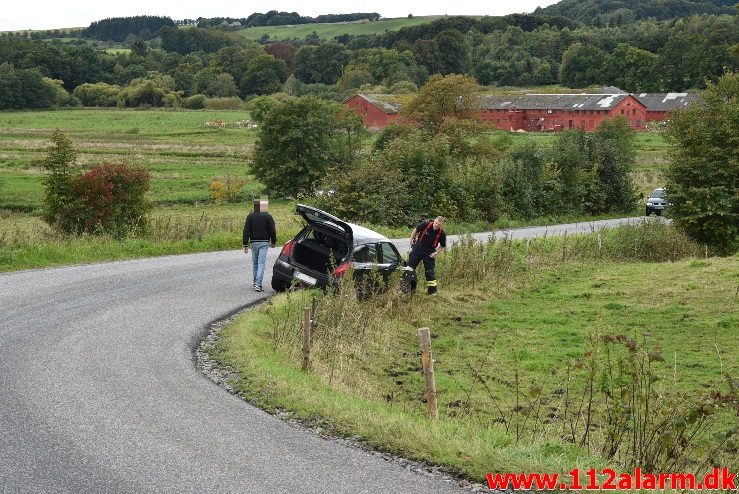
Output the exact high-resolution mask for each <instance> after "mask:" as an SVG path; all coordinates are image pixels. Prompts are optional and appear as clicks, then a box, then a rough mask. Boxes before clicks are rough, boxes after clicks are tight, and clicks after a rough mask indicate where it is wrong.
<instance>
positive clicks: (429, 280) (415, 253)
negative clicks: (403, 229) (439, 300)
mask: <svg viewBox="0 0 739 494" xmlns="http://www.w3.org/2000/svg"><path fill="white" fill-rule="evenodd" d="M445 248H446V233H445V232H444V217H443V216H437V217H436V219H434V220H433V221H431V220H429V221H422V222H421V223H420V224H419V225H418V226H417V227H415V228H414V229H413V231H412V232H411V253H410V255H409V256H408V266H409V267H410V268H412V269H414V270H415V269H416V267H417V266H418V265H419V264H420V263H421V261H423V270H424V272H425V274H426V288H427V289H428V294H429V295H433V294H435V293H436V291H437V285H436V271H435V269H436V256H437V255H439V254H441V253H442V252H444V249H445Z"/></svg>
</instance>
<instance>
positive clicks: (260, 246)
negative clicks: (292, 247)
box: [251, 241, 269, 287]
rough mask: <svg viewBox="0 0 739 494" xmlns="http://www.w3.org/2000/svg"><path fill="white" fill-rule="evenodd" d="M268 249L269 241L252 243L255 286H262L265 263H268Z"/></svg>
mask: <svg viewBox="0 0 739 494" xmlns="http://www.w3.org/2000/svg"><path fill="white" fill-rule="evenodd" d="M267 249H269V242H267V241H256V242H252V243H251V259H252V263H253V265H254V285H255V286H259V287H261V286H262V278H264V265H265V264H266V263H267Z"/></svg>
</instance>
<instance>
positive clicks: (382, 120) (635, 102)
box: [345, 88, 698, 132]
mask: <svg viewBox="0 0 739 494" xmlns="http://www.w3.org/2000/svg"><path fill="white" fill-rule="evenodd" d="M604 89H606V90H613V91H614V92H613V93H605V94H590V93H583V94H525V95H506V96H490V95H481V96H480V102H481V103H482V105H481V110H480V118H482V120H484V121H486V122H489V123H490V124H491V125H493V126H495V127H497V128H498V129H501V130H507V131H526V132H559V131H562V130H566V129H582V130H585V131H594V130H595V129H597V128H598V126H599V125H600V124H601V122H603V120H606V119H612V118H616V117H624V118H626V119H627V120H628V122H629V125H631V127H632V128H633V129H634V130H637V131H639V130H644V129H645V128H646V123H647V122H651V121H664V120H667V119H668V118H669V115H670V112H671V111H674V110H676V109H678V108H684V107H686V106H688V105H690V104H691V103H692V102H693V101H695V100H696V99H697V98H698V95H697V94H694V93H641V94H627V93H624V92H621V91H620V90H619V89H618V88H604ZM404 97H408V95H404ZM400 101H402V100H401V97H398V96H396V95H387V94H372V95H369V94H357V95H356V96H354V97H352V98H350V99H349V100H347V101H346V103H345V104H346V105H347V106H348V107H350V108H352V109H353V110H354V111H356V112H357V113H358V114H359V115H360V116H361V117H362V120H363V121H364V125H365V126H366V127H369V128H370V129H374V130H380V129H383V128H385V127H386V126H387V125H388V124H389V123H390V122H392V121H393V120H395V119H396V118H398V112H399V110H400V104H401V103H400Z"/></svg>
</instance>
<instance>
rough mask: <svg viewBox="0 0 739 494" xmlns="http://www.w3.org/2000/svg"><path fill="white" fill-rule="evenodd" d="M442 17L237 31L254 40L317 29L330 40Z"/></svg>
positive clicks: (296, 35) (299, 36) (297, 35)
mask: <svg viewBox="0 0 739 494" xmlns="http://www.w3.org/2000/svg"><path fill="white" fill-rule="evenodd" d="M442 17H443V16H440V15H435V16H424V17H411V18H407V17H400V18H396V19H380V20H378V21H367V20H364V21H353V22H336V23H322V24H297V25H289V26H257V27H249V28H245V29H239V30H237V31H235V33H236V34H238V35H240V36H243V37H244V38H247V39H252V40H258V39H261V38H262V37H263V36H265V35H267V36H269V38H268V39H269V40H271V41H279V40H286V39H292V38H297V39H303V38H305V37H306V36H308V35H309V34H311V33H313V32H314V31H315V33H316V34H318V37H319V38H320V39H323V40H329V39H332V38H334V37H335V36H341V35H342V34H350V35H354V36H357V35H362V34H382V33H384V32H386V31H397V30H399V29H402V28H404V27H409V26H418V25H421V24H428V23H430V22H432V21H435V20H436V19H440V18H442Z"/></svg>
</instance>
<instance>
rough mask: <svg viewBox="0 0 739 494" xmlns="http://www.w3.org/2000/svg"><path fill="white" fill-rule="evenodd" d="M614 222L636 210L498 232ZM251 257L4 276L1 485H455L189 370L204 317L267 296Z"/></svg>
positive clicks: (122, 489)
mask: <svg viewBox="0 0 739 494" xmlns="http://www.w3.org/2000/svg"><path fill="white" fill-rule="evenodd" d="M624 221H637V219H635V218H632V219H630V220H611V221H608V222H597V223H593V224H590V223H584V224H579V225H560V226H558V227H547V228H526V229H520V230H512V231H510V232H509V235H510V236H512V237H514V238H521V237H527V236H542V235H545V234H546V235H556V234H561V233H563V232H564V231H567V232H568V233H574V232H575V231H590V230H591V229H593V228H598V227H599V226H601V225H606V224H608V225H611V226H612V225H615V224H617V223H619V222H624ZM489 235H490V234H478V237H479V238H481V239H485V238H487V237H489ZM496 235H502V234H501V233H497V234H496ZM452 240H453V239H452ZM398 247H399V248H400V249H401V251H402V250H403V249H407V240H405V241H399V242H398ZM278 252H279V248H275V249H270V252H269V256H268V266H269V269H268V273H267V279H266V280H265V286H268V285H269V274H270V272H271V264H272V263H273V262H274V259H275V258H276V256H277V254H278ZM249 262H250V256H246V255H244V254H243V253H242V252H241V251H227V252H215V253H206V254H194V255H183V256H168V257H160V258H151V259H142V260H135V261H125V262H112V263H103V264H95V265H85V266H73V267H65V268H54V269H43V270H31V271H22V272H16V273H9V274H3V275H0V493H3V494H6V493H29V492H34V493H35V492H39V493H40V492H43V493H67V492H68V493H76V494H79V493H165V492H166V493H170V492H171V493H190V492H191V493H198V494H200V493H219V494H222V493H231V492H233V493H282V492H300V493H364V492H366V493H421V492H423V493H429V492H434V493H446V492H462V490H461V489H460V488H459V487H458V486H456V485H455V484H449V483H446V482H444V481H441V480H439V479H436V478H430V477H427V476H422V475H418V474H415V473H413V472H411V471H409V470H406V469H404V468H403V467H401V466H400V465H398V464H397V463H393V462H387V461H384V460H382V459H380V458H378V457H377V456H374V455H371V454H368V453H365V452H363V451H361V450H359V449H357V448H352V447H348V446H344V445H342V444H340V443H337V442H333V441H328V440H325V439H322V438H320V437H318V436H316V435H315V434H312V433H310V432H307V431H304V430H302V429H300V428H297V427H294V426H291V425H289V424H286V423H284V422H282V421H281V420H279V419H277V418H275V417H273V416H271V415H269V414H266V413H264V412H262V411H260V410H258V409H256V408H254V407H253V406H251V405H249V404H247V403H245V402H243V401H241V400H240V399H238V398H236V397H234V396H232V395H230V394H229V393H227V392H226V391H224V390H223V389H222V388H220V387H218V386H216V385H214V384H213V383H212V382H210V381H209V380H208V379H206V378H205V377H204V376H203V375H202V374H201V373H200V372H199V371H198V370H197V369H196V368H195V366H194V363H193V348H194V347H195V346H196V345H197V342H198V341H199V339H200V337H201V336H202V335H203V332H204V331H205V330H206V328H207V327H208V324H209V323H210V322H211V321H213V320H216V319H218V318H220V317H222V316H224V315H226V314H228V313H231V312H233V311H235V310H238V309H240V308H243V307H244V306H246V305H248V304H251V303H254V302H256V301H258V300H259V299H261V298H264V297H268V296H269V295H270V293H271V291H270V290H267V291H266V292H264V293H255V292H253V291H252V290H251V288H250V287H251V281H250V264H249ZM484 473H485V472H481V479H480V480H481V481H482V480H483V478H482V477H483V475H484Z"/></svg>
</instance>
